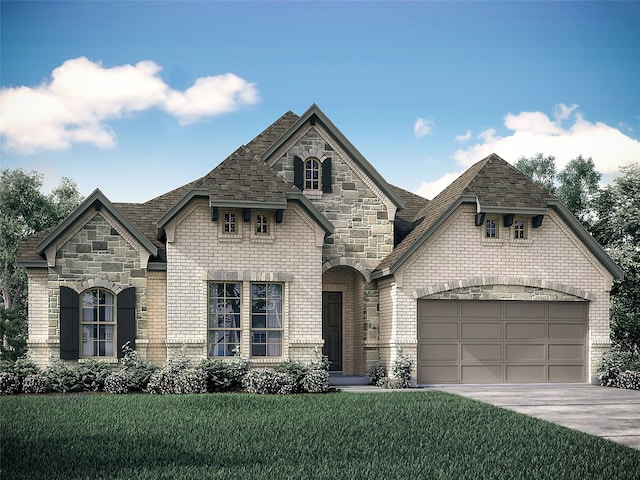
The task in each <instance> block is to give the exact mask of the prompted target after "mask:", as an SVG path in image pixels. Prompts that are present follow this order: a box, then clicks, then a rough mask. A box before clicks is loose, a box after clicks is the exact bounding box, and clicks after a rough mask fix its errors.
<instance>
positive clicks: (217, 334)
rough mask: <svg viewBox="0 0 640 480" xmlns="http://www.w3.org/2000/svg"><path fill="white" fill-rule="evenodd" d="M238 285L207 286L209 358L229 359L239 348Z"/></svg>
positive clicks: (213, 284)
mask: <svg viewBox="0 0 640 480" xmlns="http://www.w3.org/2000/svg"><path fill="white" fill-rule="evenodd" d="M240 303H241V288H240V284H239V283H210V284H209V329H208V330H209V332H208V334H209V342H208V343H209V347H208V352H209V353H208V354H209V356H210V357H229V356H232V355H233V354H234V350H235V349H236V348H238V347H239V346H240Z"/></svg>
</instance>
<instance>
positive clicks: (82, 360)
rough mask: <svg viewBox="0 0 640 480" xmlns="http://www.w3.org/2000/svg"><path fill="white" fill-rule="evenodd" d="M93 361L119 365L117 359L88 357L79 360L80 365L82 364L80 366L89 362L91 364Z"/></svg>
mask: <svg viewBox="0 0 640 480" xmlns="http://www.w3.org/2000/svg"><path fill="white" fill-rule="evenodd" d="M92 360H98V361H100V362H105V363H118V359H117V358H116V357H86V358H79V359H78V363H80V364H82V363H87V362H90V361H92Z"/></svg>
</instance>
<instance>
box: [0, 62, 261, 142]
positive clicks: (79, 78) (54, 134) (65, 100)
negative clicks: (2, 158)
mask: <svg viewBox="0 0 640 480" xmlns="http://www.w3.org/2000/svg"><path fill="white" fill-rule="evenodd" d="M161 70H162V67H160V66H159V65H157V64H156V63H154V62H152V61H142V62H139V63H137V64H135V65H121V66H116V67H110V68H107V67H103V66H102V65H101V64H100V63H96V62H92V61H90V60H89V59H87V58H85V57H80V58H75V59H71V60H67V61H66V62H64V63H63V64H62V65H61V66H59V67H58V68H56V69H55V70H53V72H52V74H51V80H49V81H46V82H43V83H42V84H41V85H38V86H36V87H27V86H19V87H7V88H2V89H1V90H0V111H1V112H2V117H3V118H2V123H1V125H0V134H1V135H2V136H3V137H4V140H5V141H4V145H3V147H4V149H6V150H13V151H16V152H18V153H24V154H32V153H36V152H40V151H45V150H65V149H68V148H70V147H71V145H72V144H74V143H78V142H84V143H91V144H93V145H95V146H97V147H99V148H108V147H113V146H114V145H115V142H116V138H115V134H114V132H113V130H112V129H111V128H110V126H109V125H108V124H107V123H106V122H108V121H109V120H113V119H117V118H120V117H122V116H125V115H130V114H133V113H135V112H140V111H143V110H147V109H150V108H154V107H160V108H162V109H164V110H165V111H167V112H168V113H170V114H171V115H174V116H176V117H177V118H178V119H179V121H180V123H181V124H183V125H184V124H187V123H191V122H194V121H196V120H198V119H201V118H203V117H212V116H216V115H219V114H221V113H226V112H230V111H233V110H236V109H238V108H239V107H241V106H242V105H251V104H254V103H256V102H257V101H258V91H257V89H256V87H255V85H254V84H252V83H249V82H247V81H245V80H243V79H242V78H240V77H238V76H236V75H233V74H231V73H228V74H225V75H218V76H209V77H204V78H199V79H197V80H196V82H195V83H194V85H193V86H192V87H190V88H189V89H187V90H186V91H184V92H180V91H175V90H172V89H170V88H169V86H168V85H167V84H166V83H165V82H164V81H163V80H162V79H161V78H160V77H159V73H160V71H161Z"/></svg>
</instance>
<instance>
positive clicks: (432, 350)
mask: <svg viewBox="0 0 640 480" xmlns="http://www.w3.org/2000/svg"><path fill="white" fill-rule="evenodd" d="M418 361H421V362H442V361H449V362H451V361H453V362H457V361H458V344H457V343H451V344H445V345H437V344H435V345H434V344H423V345H420V350H419V355H418Z"/></svg>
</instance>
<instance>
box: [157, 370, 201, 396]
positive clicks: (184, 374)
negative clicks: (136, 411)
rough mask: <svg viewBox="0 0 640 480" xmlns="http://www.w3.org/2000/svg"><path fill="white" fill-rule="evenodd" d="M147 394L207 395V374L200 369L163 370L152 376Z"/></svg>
mask: <svg viewBox="0 0 640 480" xmlns="http://www.w3.org/2000/svg"><path fill="white" fill-rule="evenodd" d="M147 392H149V393H157V394H161V395H168V394H180V393H206V392H207V373H206V372H205V371H204V370H202V369H199V368H186V369H182V370H178V369H174V370H172V369H169V368H166V367H165V368H163V369H161V370H156V371H155V372H153V374H152V375H151V378H150V379H149V383H148V385H147Z"/></svg>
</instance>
